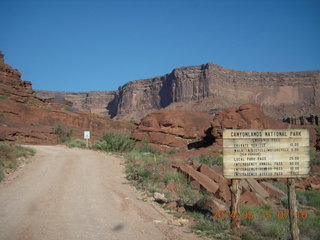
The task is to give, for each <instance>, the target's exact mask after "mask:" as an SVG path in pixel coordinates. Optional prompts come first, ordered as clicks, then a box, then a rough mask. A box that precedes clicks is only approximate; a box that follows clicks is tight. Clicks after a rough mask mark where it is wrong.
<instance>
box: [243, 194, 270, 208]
mask: <svg viewBox="0 0 320 240" xmlns="http://www.w3.org/2000/svg"><path fill="white" fill-rule="evenodd" d="M240 203H243V204H245V205H250V206H257V205H262V204H264V200H263V199H262V198H261V197H259V196H258V195H257V194H256V193H254V192H249V191H245V192H244V193H243V194H242V195H241V196H240Z"/></svg>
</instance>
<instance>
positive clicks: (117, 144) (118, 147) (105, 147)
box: [92, 132, 136, 152]
mask: <svg viewBox="0 0 320 240" xmlns="http://www.w3.org/2000/svg"><path fill="white" fill-rule="evenodd" d="M135 143H136V141H135V140H133V139H131V138H130V135H122V134H119V133H113V132H111V133H106V134H104V135H103V136H102V137H101V138H99V139H98V140H96V141H95V142H94V143H93V145H92V148H94V149H98V150H102V151H106V152H129V151H131V150H132V149H133V148H134V146H135Z"/></svg>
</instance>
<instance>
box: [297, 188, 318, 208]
mask: <svg viewBox="0 0 320 240" xmlns="http://www.w3.org/2000/svg"><path fill="white" fill-rule="evenodd" d="M297 199H298V201H299V202H300V203H301V204H303V205H306V206H312V207H315V208H318V209H320V192H319V191H316V190H306V191H297Z"/></svg>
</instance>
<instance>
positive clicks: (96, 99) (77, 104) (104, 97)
mask: <svg viewBox="0 0 320 240" xmlns="http://www.w3.org/2000/svg"><path fill="white" fill-rule="evenodd" d="M35 94H36V95H37V96H38V97H40V98H43V99H47V100H50V101H53V102H55V103H59V104H65V103H66V101H69V102H70V104H71V105H72V107H73V108H74V109H76V110H79V111H82V112H91V113H95V114H98V115H101V116H107V115H108V110H107V105H108V103H109V102H111V101H112V100H113V99H114V98H115V95H116V92H114V91H110V92H108V91H105V92H103V91H90V92H57V91H41V90H35ZM67 105H69V104H67Z"/></svg>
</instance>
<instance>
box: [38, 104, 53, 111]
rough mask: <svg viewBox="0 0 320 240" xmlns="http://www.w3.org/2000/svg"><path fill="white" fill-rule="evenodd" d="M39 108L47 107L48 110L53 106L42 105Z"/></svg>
mask: <svg viewBox="0 0 320 240" xmlns="http://www.w3.org/2000/svg"><path fill="white" fill-rule="evenodd" d="M39 108H42V109H46V110H52V107H51V106H49V105H40V106H39Z"/></svg>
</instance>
